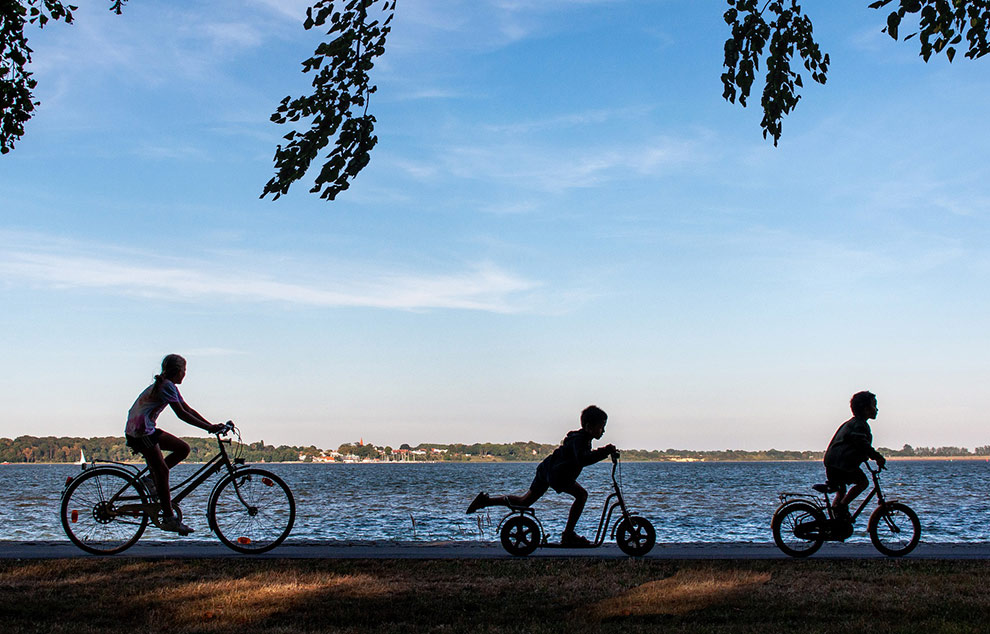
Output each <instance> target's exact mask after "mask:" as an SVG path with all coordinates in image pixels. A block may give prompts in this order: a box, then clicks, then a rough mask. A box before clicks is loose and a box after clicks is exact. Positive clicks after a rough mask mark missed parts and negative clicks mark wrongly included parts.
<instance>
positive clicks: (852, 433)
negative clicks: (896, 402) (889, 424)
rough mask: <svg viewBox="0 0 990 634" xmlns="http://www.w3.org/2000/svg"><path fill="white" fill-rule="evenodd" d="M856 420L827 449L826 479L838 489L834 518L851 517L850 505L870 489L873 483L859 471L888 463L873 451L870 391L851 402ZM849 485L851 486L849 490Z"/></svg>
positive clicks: (873, 400)
mask: <svg viewBox="0 0 990 634" xmlns="http://www.w3.org/2000/svg"><path fill="white" fill-rule="evenodd" d="M849 408H850V409H851V410H852V413H853V417H852V418H850V419H849V420H847V421H846V422H844V423H842V425H841V426H840V427H839V429H838V431H836V432H835V436H833V437H832V441H831V442H830V443H829V444H828V449H826V450H825V459H824V463H825V478H826V479H827V480H828V483H829V484H830V485H833V486H837V487H838V489H839V490H838V493H836V495H835V502H833V504H832V509H833V510H834V512H835V516H836V517H839V518H843V519H848V518H849V503H850V502H852V501H853V500H855V499H856V496H858V495H859V494H860V493H862V492H863V491H865V490H866V487H868V486H870V482H869V480H868V479H867V477H866V474H865V473H863V470H862V469H860V468H859V465H861V464H862V463H864V462H866V461H867V460H870V459H872V460H875V461H876V463H877V465H879V466H880V468H883V465H884V464H885V463H886V462H887V461H886V459H884V457H883V456H881V455H880V454H879V453H878V452H877V450H876V449H874V448H873V433H872V432H871V431H870V423H869V421H870V420H871V419H875V418H876V417H877V411H878V410H877V397H876V395H875V394H873V393H871V392H857V393H856V394H853V397H852V399H850V401H849ZM846 485H852V486H851V487H850V488H849V490H848V491H847V490H846Z"/></svg>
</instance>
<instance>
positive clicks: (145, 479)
mask: <svg viewBox="0 0 990 634" xmlns="http://www.w3.org/2000/svg"><path fill="white" fill-rule="evenodd" d="M141 484H143V485H144V488H146V489H147V490H148V494H149V495H151V497H153V498H157V497H158V487H156V486H155V479H154V478H152V477H151V476H150V475H146V476H142V477H141Z"/></svg>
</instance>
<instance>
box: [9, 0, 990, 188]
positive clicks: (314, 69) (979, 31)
mask: <svg viewBox="0 0 990 634" xmlns="http://www.w3.org/2000/svg"><path fill="white" fill-rule="evenodd" d="M125 2H126V0H109V4H110V7H109V8H110V10H111V11H113V12H115V13H118V14H119V13H121V9H122V8H123V5H124V3H125ZM726 3H727V5H728V9H727V10H726V11H725V13H724V14H723V19H724V21H725V23H726V24H727V25H728V27H729V31H730V34H729V37H728V39H727V40H726V41H725V50H724V53H725V62H724V66H725V71H724V72H723V74H722V78H721V79H722V87H723V92H722V96H723V97H724V98H725V99H726V100H728V101H729V102H731V103H736V102H737V101H738V102H739V104H740V105H742V106H743V107H745V106H746V105H747V101H748V99H749V97H750V93H751V91H752V89H753V86H754V84H756V85H758V83H759V82H762V90H763V94H762V97H761V99H760V107H761V109H762V111H763V120H762V121H761V122H760V126H761V128H762V129H763V136H764V138H768V137H771V138H772V139H773V143H774V145H777V143H778V141H779V140H780V137H781V131H782V122H783V119H784V117H785V116H787V115H788V114H789V113H790V112H791V111H793V110H794V108H795V107H796V106H797V103H798V101H799V100H800V99H801V94H800V90H801V89H802V88H803V87H804V83H803V81H804V77H810V78H811V81H813V82H817V83H819V84H824V83H825V81H826V79H827V75H828V69H829V68H828V67H829V56H828V54H827V53H823V52H822V50H821V47H820V46H819V44H818V43H817V42H816V41H815V39H814V33H813V28H812V21H811V19H810V18H809V17H808V16H807V15H805V14H804V13H803V11H802V9H801V5H800V0H726ZM761 5H762V6H761ZM395 7H396V0H336V1H334V0H317V1H316V2H315V4H313V5H312V6H311V7H310V8H308V9H307V10H306V20H305V22H304V23H303V26H304V28H306V29H312V28H314V27H325V26H326V25H327V24H329V29H328V31H327V38H326V41H324V42H322V43H321V44H320V45H319V46H318V47H317V48H316V51H315V53H314V54H313V56H312V57H310V58H309V59H306V60H304V61H303V63H302V70H303V72H304V73H313V74H314V76H313V81H312V87H313V91H312V94H309V95H304V96H301V97H295V98H293V97H291V96H289V97H286V98H285V99H283V100H282V101H281V103H280V104H279V106H278V109H277V111H276V112H275V113H274V114H273V115H272V117H271V119H272V121H274V122H276V123H278V124H282V125H290V127H292V128H293V129H292V130H291V131H290V132H288V133H287V134H286V135H285V136H284V137H283V138H284V139H285V143H284V144H280V145H279V146H278V147H277V149H276V151H275V175H274V176H273V177H272V178H271V180H269V181H268V183H267V184H266V185H265V187H264V191H263V192H262V194H261V197H262V198H264V197H265V196H267V195H268V194H272V195H273V199H277V198H278V197H279V196H281V195H283V194H285V193H287V192H288V191H289V187H290V186H291V185H292V184H293V183H294V182H296V181H298V180H301V179H302V178H303V177H304V176H305V175H306V173H307V172H308V171H309V170H310V168H311V167H312V163H313V161H314V160H316V159H317V157H318V156H319V155H320V154H322V153H323V152H324V151H325V150H326V148H327V147H328V146H331V142H332V147H331V148H330V150H329V153H327V154H326V155H325V156H324V157H323V158H322V160H323V166H322V168H320V171H319V173H318V174H317V175H316V178H315V179H314V183H313V187H312V188H311V189H310V191H311V192H313V193H317V192H319V194H320V197H321V198H324V199H328V200H333V199H334V198H335V197H336V196H337V194H339V193H340V192H342V191H344V190H346V189H347V188H348V187H349V185H350V182H351V181H352V180H353V179H354V178H355V177H356V176H357V175H358V174H359V173H360V172H361V170H362V169H364V167H365V166H367V164H368V162H369V161H370V158H371V154H370V153H371V150H372V149H373V148H374V147H375V145H376V144H377V143H378V137H376V136H375V134H374V131H375V117H374V116H372V115H370V114H369V113H368V106H369V100H370V98H371V95H372V94H373V93H374V92H375V91H376V86H374V85H372V83H371V78H370V72H371V70H372V69H373V68H374V65H375V60H376V58H378V57H380V56H381V55H382V54H384V52H385V40H386V37H387V36H388V34H389V31H390V29H391V27H390V24H391V22H392V17H393V16H394V14H395ZM869 7H870V8H872V9H877V10H880V9H884V8H888V9H890V10H891V11H890V13H889V14H888V15H887V20H886V26H885V27H884V28H883V32H885V33H887V34H888V35H889V36H890V37H891V38H893V39H894V40H899V39H903V40H904V41H906V40H910V39H912V38H914V37H917V38H918V40H917V41H918V42H919V43H920V55H921V57H922V59H924V60H925V61H926V62H927V61H928V60H929V59H930V58H931V57H932V55H937V54H939V53H942V52H944V53H945V55H946V58H947V59H948V60H949V61H950V62H951V61H952V60H953V59H954V58H955V56H956V52H957V48H958V49H959V50H963V51H964V55H965V57H968V58H970V59H977V58H980V57H982V56H984V55H986V54H987V52H988V50H990V45H988V43H987V26H988V22H990V0H875V1H874V2H872V3H871V4H869ZM75 10H76V7H75V6H72V5H69V4H65V3H63V2H62V1H61V0H0V124H2V129H0V153H2V154H6V153H8V152H10V150H12V149H13V148H14V143H15V142H17V141H18V140H20V139H21V138H22V137H23V135H24V131H25V124H26V123H27V122H28V121H29V120H30V119H31V117H32V116H33V115H34V112H35V109H36V108H37V106H38V105H39V102H38V101H37V100H36V98H35V96H34V90H35V88H36V86H37V81H36V80H35V79H34V78H33V77H32V75H31V73H30V72H29V71H28V70H27V67H28V65H29V64H30V62H31V54H32V50H31V48H30V47H29V46H28V41H27V37H26V35H25V28H26V27H27V25H29V24H30V25H36V26H38V27H39V28H44V27H45V25H46V24H48V23H49V22H51V21H52V20H54V21H62V22H65V23H66V24H71V23H72V22H73V11H75ZM376 16H377V17H376ZM915 20H916V21H917V22H916V27H913V28H912V27H906V26H905V23H906V22H911V23H914V22H915ZM903 31H911V32H910V33H909V34H908V35H906V36H904V37H903V38H901V33H902V32H903ZM964 40H965V42H964ZM802 67H803V69H804V70H801V68H802ZM802 73H807V75H804V76H803V75H802ZM758 75H759V76H760V77H759V78H758ZM758 80H759V82H758Z"/></svg>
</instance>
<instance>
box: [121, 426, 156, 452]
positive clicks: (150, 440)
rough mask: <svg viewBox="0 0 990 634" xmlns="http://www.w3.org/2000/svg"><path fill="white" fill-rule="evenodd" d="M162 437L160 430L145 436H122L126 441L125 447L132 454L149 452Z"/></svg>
mask: <svg viewBox="0 0 990 634" xmlns="http://www.w3.org/2000/svg"><path fill="white" fill-rule="evenodd" d="M161 435H162V430H160V429H156V430H155V431H153V432H151V433H150V434H148V435H147V436H131V435H130V434H124V438H126V439H127V446H128V447H130V448H131V449H132V450H133V451H134V453H139V454H143V453H144V452H146V451H151V450H152V449H154V448H155V445H157V444H158V439H159V438H160V437H161Z"/></svg>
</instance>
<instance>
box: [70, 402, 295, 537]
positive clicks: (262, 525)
mask: <svg viewBox="0 0 990 634" xmlns="http://www.w3.org/2000/svg"><path fill="white" fill-rule="evenodd" d="M231 432H234V433H236V435H237V440H238V444H237V449H236V451H235V454H234V457H233V458H231V457H230V455H229V453H228V450H227V448H226V447H225V445H230V444H231V439H230V438H224V437H223V436H226V435H227V434H229V433H231ZM214 435H215V436H216V438H217V447H218V452H217V454H216V455H214V456H213V458H211V459H210V461H209V462H207V463H205V464H204V465H202V466H201V467H200V468H199V469H198V470H197V471H196V472H195V473H194V474H192V475H191V476H189V477H188V478H186V479H185V480H184V481H183V482H181V483H179V484H177V485H174V486H172V487H170V489H169V490H170V491H172V510H173V511H174V513H175V516H176V517H177V518H178V519H179V520H180V521H181V520H182V510H181V509H180V508H179V503H180V502H181V501H182V500H183V498H185V497H186V496H187V495H189V494H190V493H191V492H192V491H194V490H195V489H196V488H198V487H199V486H200V485H202V484H203V483H204V482H206V480H208V479H209V478H210V477H212V476H213V475H214V474H216V473H219V472H221V471H226V474H225V475H223V476H221V478H220V479H219V480H218V481H217V482H216V484H214V486H213V490H212V492H211V493H210V497H209V501H208V503H207V510H206V517H207V520H208V521H209V526H210V530H212V531H213V532H214V533H216V535H217V537H218V538H220V541H221V542H223V544H224V545H225V546H227V547H228V548H231V549H233V550H235V551H237V552H240V553H263V552H267V551H269V550H271V549H273V548H275V547H276V546H278V545H279V544H281V543H282V542H283V541H285V538H286V537H288V536H289V532H290V531H291V530H292V525H293V523H294V522H295V517H296V502H295V499H293V497H292V491H290V490H289V487H288V486H287V485H286V484H285V482H284V481H283V480H282V479H281V478H280V477H278V476H277V475H275V474H274V473H272V472H270V471H267V470H265V469H259V468H257V467H251V466H247V465H245V464H244V458H241V457H240V455H239V454H240V451H241V448H242V447H243V445H242V444H241V443H240V432H239V431H238V430H237V427H236V426H235V425H234V424H233V423H232V422H230V421H228V422H227V423H225V424H224V426H223V429H222V430H220V431H218V432H217V433H216V434H214ZM82 469H83V473H82V475H77V476H68V477H67V478H66V479H65V485H64V487H63V489H62V498H61V504H60V511H59V513H60V515H61V520H62V528H63V529H65V534H66V535H68V536H69V539H70V540H72V543H74V544H75V545H76V546H78V547H79V548H81V549H83V550H85V551H86V552H88V553H92V554H95V555H112V554H116V553H120V552H123V551H125V550H127V549H128V548H130V547H131V546H133V545H134V544H135V543H137V541H138V539H140V538H141V535H142V534H143V533H144V530H145V529H146V528H147V526H148V523H149V522H150V523H152V524H154V525H155V526H158V527H159V528H161V526H162V520H163V519H164V515H163V514H162V509H161V503H160V502H159V501H158V499H157V497H155V496H153V495H152V494H151V492H150V491H149V490H148V488H147V486H146V485H145V483H144V482H143V481H142V476H143V475H145V474H146V473H148V468H147V467H145V468H144V469H140V470H139V469H138V467H137V466H135V465H132V464H127V463H123V462H115V461H93V462H92V463H90V464H89V465H87V464H85V463H84V464H83V465H82Z"/></svg>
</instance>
